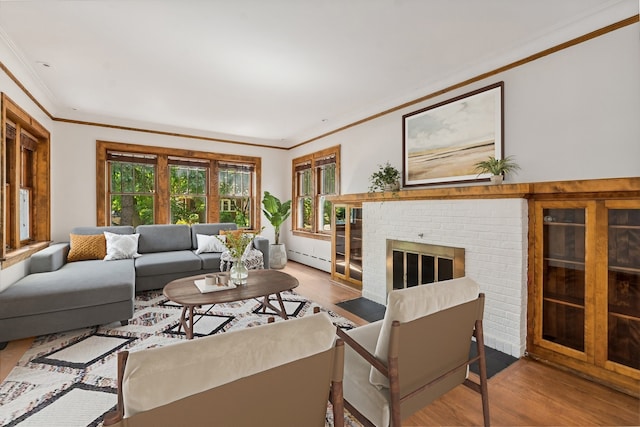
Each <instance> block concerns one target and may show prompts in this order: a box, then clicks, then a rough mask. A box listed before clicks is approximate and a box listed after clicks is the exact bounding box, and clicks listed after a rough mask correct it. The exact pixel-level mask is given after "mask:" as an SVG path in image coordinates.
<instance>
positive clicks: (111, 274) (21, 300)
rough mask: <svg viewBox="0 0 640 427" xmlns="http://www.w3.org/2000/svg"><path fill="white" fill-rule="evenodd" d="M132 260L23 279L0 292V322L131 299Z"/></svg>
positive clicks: (90, 264) (79, 265) (79, 266)
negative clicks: (1, 320)
mask: <svg viewBox="0 0 640 427" xmlns="http://www.w3.org/2000/svg"><path fill="white" fill-rule="evenodd" d="M134 285H135V276H134V268H133V260H130V259H127V260H119V261H110V262H106V261H102V260H89V261H82V262H72V263H68V264H65V265H64V266H63V267H62V268H60V269H59V270H56V271H52V272H45V273H34V274H30V275H28V276H25V277H23V278H22V279H20V280H18V281H17V282H16V283H14V284H13V285H11V286H9V288H7V289H6V290H4V291H3V292H1V293H0V319H5V318H11V317H20V316H29V315H32V314H41V313H50V312H54V311H61V310H71V309H75V308H82V307H89V306H94V305H101V304H109V303H112V302H119V301H126V300H131V299H133V297H134V292H135V291H134Z"/></svg>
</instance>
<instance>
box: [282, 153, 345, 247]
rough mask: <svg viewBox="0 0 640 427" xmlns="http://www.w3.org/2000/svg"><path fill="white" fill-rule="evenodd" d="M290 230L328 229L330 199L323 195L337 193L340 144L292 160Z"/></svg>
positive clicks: (322, 230) (329, 224)
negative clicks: (291, 221)
mask: <svg viewBox="0 0 640 427" xmlns="http://www.w3.org/2000/svg"><path fill="white" fill-rule="evenodd" d="M292 170H293V177H292V183H293V199H294V203H293V215H292V217H293V223H294V232H295V231H300V232H308V233H315V234H326V235H328V234H329V233H330V232H331V202H329V201H327V200H326V196H328V195H332V194H339V186H340V185H339V183H340V146H335V147H331V148H328V149H325V150H322V151H318V152H316V153H313V154H310V155H307V156H303V157H298V158H296V159H294V160H293V164H292Z"/></svg>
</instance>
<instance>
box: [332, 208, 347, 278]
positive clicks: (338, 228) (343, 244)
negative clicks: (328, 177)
mask: <svg viewBox="0 0 640 427" xmlns="http://www.w3.org/2000/svg"><path fill="white" fill-rule="evenodd" d="M333 215H334V221H335V224H334V227H335V231H334V233H335V239H336V241H335V249H334V254H333V256H334V262H335V267H334V269H335V272H336V273H337V274H340V275H344V274H345V273H346V261H347V259H346V251H347V240H346V231H347V230H346V227H347V208H346V207H345V206H334V208H333Z"/></svg>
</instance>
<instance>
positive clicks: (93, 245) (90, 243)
mask: <svg viewBox="0 0 640 427" xmlns="http://www.w3.org/2000/svg"><path fill="white" fill-rule="evenodd" d="M69 241H70V243H69V246H70V249H69V255H67V262H75V261H86V260H89V259H104V257H105V256H107V240H106V239H105V237H104V234H73V233H72V234H70V235H69Z"/></svg>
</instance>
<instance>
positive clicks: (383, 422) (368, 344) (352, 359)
mask: <svg viewBox="0 0 640 427" xmlns="http://www.w3.org/2000/svg"><path fill="white" fill-rule="evenodd" d="M380 328H382V320H379V321H377V322H374V323H370V324H368V325H364V326H359V327H357V328H355V329H351V330H349V331H347V335H349V336H350V337H351V338H353V339H354V340H356V341H357V342H358V344H360V345H362V346H363V347H364V348H365V349H367V351H369V353H372V354H373V352H374V351H375V349H376V342H377V341H378V336H379V335H380ZM370 370H371V365H370V364H369V362H367V361H366V359H365V358H364V357H362V356H360V355H359V354H358V353H356V352H355V351H354V350H353V349H352V348H351V347H350V346H348V345H345V346H344V377H343V380H342V388H343V394H344V398H345V400H346V401H348V402H349V403H350V404H352V405H353V406H354V407H356V408H357V409H358V411H359V412H360V413H361V414H362V415H364V416H365V417H367V419H368V420H369V421H371V422H372V423H373V424H374V425H376V426H388V425H389V421H390V419H391V407H390V405H389V389H388V388H383V389H379V388H378V387H375V386H373V385H371V383H370V382H369V374H370Z"/></svg>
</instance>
